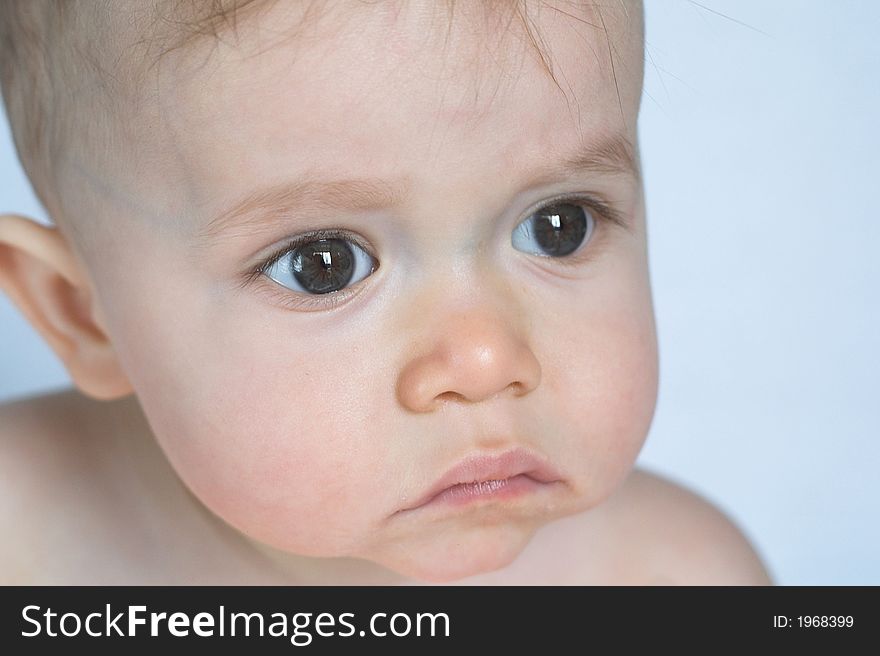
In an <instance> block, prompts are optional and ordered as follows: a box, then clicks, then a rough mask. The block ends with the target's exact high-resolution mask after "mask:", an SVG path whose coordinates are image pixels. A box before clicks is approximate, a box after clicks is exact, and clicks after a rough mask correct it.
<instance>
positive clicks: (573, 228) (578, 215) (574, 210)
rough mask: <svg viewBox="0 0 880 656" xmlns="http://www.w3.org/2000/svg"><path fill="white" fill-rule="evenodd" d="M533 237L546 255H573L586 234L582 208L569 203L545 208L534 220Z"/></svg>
mask: <svg viewBox="0 0 880 656" xmlns="http://www.w3.org/2000/svg"><path fill="white" fill-rule="evenodd" d="M534 226H535V237H536V238H537V240H538V243H539V244H540V245H541V248H543V249H544V251H545V252H546V253H547V254H548V255H556V256H563V255H568V254H569V253H573V252H574V251H576V250H577V248H578V246H580V245H581V242H582V241H583V240H584V235H586V234H587V217H586V213H585V212H584V208H583V207H580V206H578V205H571V204H569V203H560V204H559V205H550V206H549V207H545V208H544V209H543V210H541V212H540V213H539V214H538V215H537V217H536V218H535V224H534Z"/></svg>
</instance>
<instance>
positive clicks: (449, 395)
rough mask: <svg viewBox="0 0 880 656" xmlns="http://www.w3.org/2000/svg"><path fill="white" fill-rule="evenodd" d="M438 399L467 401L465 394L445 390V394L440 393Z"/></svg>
mask: <svg viewBox="0 0 880 656" xmlns="http://www.w3.org/2000/svg"><path fill="white" fill-rule="evenodd" d="M437 399H438V400H440V401H465V400H466V399H465V398H464V396H463V395H461V394H459V393H458V392H443V394H438V395H437Z"/></svg>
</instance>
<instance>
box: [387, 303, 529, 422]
mask: <svg viewBox="0 0 880 656" xmlns="http://www.w3.org/2000/svg"><path fill="white" fill-rule="evenodd" d="M505 314H506V313H504V312H502V311H500V310H493V309H491V308H486V307H476V308H473V309H471V310H464V311H459V312H457V313H455V314H454V315H453V316H445V317H442V318H440V317H438V318H439V319H440V321H437V322H436V323H434V325H435V326H436V328H435V329H434V330H435V332H434V333H433V334H432V336H431V337H430V342H429V346H428V348H427V350H426V351H425V352H423V353H421V354H419V355H416V356H415V357H413V358H412V359H411V360H410V361H409V362H407V363H406V365H405V366H404V367H403V369H402V371H401V373H400V377H399V381H398V390H397V392H398V397H399V399H400V402H401V403H402V404H403V406H404V407H406V408H408V409H409V410H411V411H413V412H430V411H431V410H433V409H436V408H437V407H439V406H441V405H443V404H444V403H445V402H449V401H453V402H454V401H457V402H461V403H468V402H469V403H477V402H480V401H484V400H486V399H490V398H492V397H494V396H496V395H498V394H502V393H505V394H510V395H512V396H522V395H525V394H528V393H529V392H531V391H532V390H534V389H535V388H536V387H537V386H538V383H539V382H540V380H541V365H540V363H539V362H538V359H537V358H536V357H535V354H534V352H533V351H532V349H531V348H530V347H529V345H528V343H527V342H526V340H525V337H524V335H522V334H521V333H520V332H519V331H518V330H517V329H516V327H515V326H514V325H512V324H511V321H510V317H508V316H505Z"/></svg>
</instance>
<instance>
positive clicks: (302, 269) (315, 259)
mask: <svg viewBox="0 0 880 656" xmlns="http://www.w3.org/2000/svg"><path fill="white" fill-rule="evenodd" d="M375 270H376V262H375V261H374V260H373V257H372V256H371V255H370V254H369V253H367V252H366V251H364V249H362V248H361V247H360V246H358V245H357V244H355V243H354V242H352V241H350V240H348V239H336V238H334V239H316V240H312V241H308V242H303V243H300V244H298V245H295V246H293V247H290V248H288V249H287V250H286V251H284V252H283V253H282V254H281V256H280V257H276V258H275V259H273V260H272V261H271V262H270V263H269V264H268V265H267V266H266V267H265V268H264V269H263V273H265V274H266V275H267V276H269V277H270V278H271V279H272V280H274V281H275V282H277V283H278V284H279V285H283V286H284V287H287V288H288V289H290V290H293V291H295V292H302V293H305V294H329V293H330V292H337V291H340V290H341V289H343V288H345V287H347V286H348V285H349V284H353V283H356V282H359V281H361V280H363V279H364V278H366V277H367V276H369V275H370V274H371V273H373V271H375Z"/></svg>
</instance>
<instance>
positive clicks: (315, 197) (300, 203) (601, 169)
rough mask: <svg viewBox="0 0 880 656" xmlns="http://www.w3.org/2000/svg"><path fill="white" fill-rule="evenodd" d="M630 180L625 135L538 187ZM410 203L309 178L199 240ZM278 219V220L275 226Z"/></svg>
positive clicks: (215, 223)
mask: <svg viewBox="0 0 880 656" xmlns="http://www.w3.org/2000/svg"><path fill="white" fill-rule="evenodd" d="M578 173H579V174H584V173H587V174H589V173H593V174H604V175H617V176H628V177H630V178H632V179H633V180H635V181H637V182H638V181H640V180H641V171H640V169H639V165H638V161H637V158H636V156H635V153H634V148H633V146H632V144H631V143H630V141H629V140H628V139H627V138H626V137H625V136H623V135H616V136H615V137H613V138H610V139H605V140H602V141H599V142H596V143H592V144H587V145H585V146H583V147H582V148H581V149H580V150H578V151H577V152H576V153H574V154H572V155H568V156H562V157H558V158H557V159H556V160H555V161H554V162H552V163H551V164H550V165H549V166H548V167H547V168H546V169H545V170H544V172H543V174H542V175H541V177H540V178H539V180H538V182H539V183H540V182H546V181H552V180H558V179H562V178H565V177H567V176H571V175H572V174H578ZM405 197H406V187H405V186H404V185H402V184H401V183H400V182H392V181H389V180H384V179H381V178H345V179H339V180H326V179H320V178H317V177H314V176H305V177H303V178H302V179H300V180H297V181H295V182H293V183H281V184H276V185H273V186H270V187H268V188H265V189H260V190H257V191H254V192H252V193H250V194H248V195H246V196H245V197H244V198H242V199H241V200H239V201H238V202H236V203H234V204H233V205H232V206H231V207H230V208H229V209H226V210H224V211H223V212H221V213H220V214H218V215H217V216H216V217H215V218H213V219H212V220H211V221H210V222H209V223H208V224H207V225H206V226H205V227H204V228H203V229H201V230H199V231H198V232H197V234H196V237H197V238H198V240H199V241H200V242H203V243H210V242H212V241H214V240H215V239H217V238H218V237H221V236H225V235H226V234H227V233H229V232H231V231H233V229H234V233H233V235H232V236H234V235H235V234H248V235H252V234H254V232H258V231H261V229H265V228H267V227H272V226H273V225H276V224H277V223H278V221H282V222H286V221H287V220H288V219H287V218H285V217H288V216H289V215H290V214H292V213H294V212H295V211H296V210H298V209H301V208H304V207H308V208H319V209H326V210H339V211H352V210H370V209H373V210H375V209H381V208H388V207H395V206H398V205H400V204H401V202H402V201H403V199H404V198H405ZM273 218H274V219H275V220H273Z"/></svg>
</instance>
